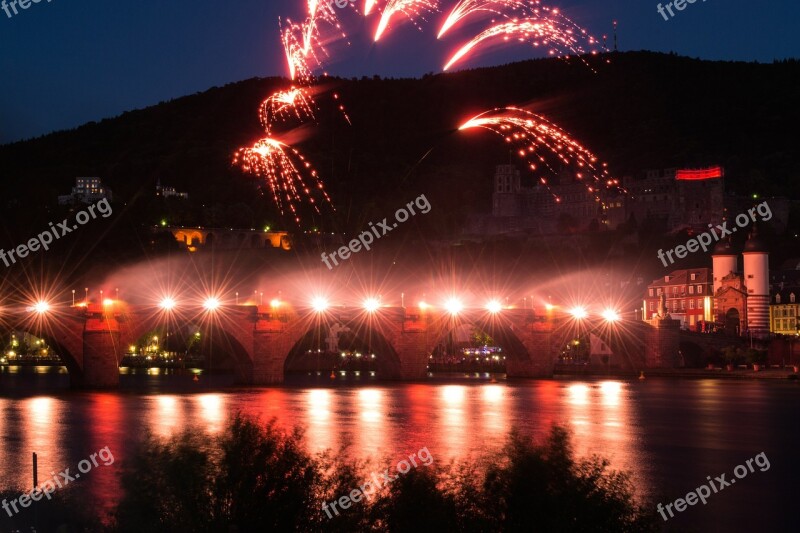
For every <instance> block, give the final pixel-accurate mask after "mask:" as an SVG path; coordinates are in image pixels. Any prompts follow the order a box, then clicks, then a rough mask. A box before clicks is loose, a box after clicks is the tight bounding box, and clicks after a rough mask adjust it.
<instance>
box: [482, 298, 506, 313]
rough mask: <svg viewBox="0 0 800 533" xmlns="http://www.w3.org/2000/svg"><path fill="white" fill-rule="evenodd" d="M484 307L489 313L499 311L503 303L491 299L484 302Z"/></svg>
mask: <svg viewBox="0 0 800 533" xmlns="http://www.w3.org/2000/svg"><path fill="white" fill-rule="evenodd" d="M486 309H487V310H488V311H489V312H490V313H499V312H500V311H502V310H503V305H502V304H501V303H500V302H498V301H497V300H491V301H490V302H489V303H487V304H486Z"/></svg>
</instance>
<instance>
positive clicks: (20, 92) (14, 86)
mask: <svg viewBox="0 0 800 533" xmlns="http://www.w3.org/2000/svg"><path fill="white" fill-rule="evenodd" d="M9 1H10V0H6V2H9ZM358 2H359V4H362V3H363V0H358ZM381 3H382V2H381ZM662 3H664V4H666V3H667V2H662ZM454 4H455V0H442V5H443V7H444V10H445V11H449V10H450V8H451V7H452V6H453V5H454ZM657 4H658V2H656V1H653V0H605V1H602V2H600V1H597V0H594V1H590V0H562V1H560V2H552V3H548V5H551V6H558V7H560V8H561V9H562V12H563V13H564V14H565V15H567V16H569V17H570V18H572V19H573V20H574V21H576V22H578V23H579V24H581V25H582V26H584V27H585V28H587V29H588V30H589V31H590V32H591V33H593V34H594V35H596V36H598V37H599V36H601V35H602V34H603V33H608V34H611V22H612V20H615V19H616V20H617V21H619V35H620V49H621V50H642V49H646V50H655V51H664V52H669V51H674V52H677V53H679V54H682V55H688V56H691V57H700V58H704V59H722V60H743V61H754V60H755V61H762V62H771V61H773V60H774V59H783V58H787V57H800V39H798V33H799V32H798V30H800V24H799V23H798V20H800V5H798V2H797V0H769V1H768V2H756V1H755V0H707V1H703V0H697V2H695V3H694V4H691V5H687V7H686V9H684V10H683V11H681V12H676V16H675V17H674V18H673V19H671V20H669V21H664V19H663V18H662V17H661V15H659V14H658V13H657V11H656V5H657ZM765 4H766V5H765ZM304 6H305V0H236V1H227V2H224V1H222V0H217V1H210V0H192V1H188V0H170V1H168V2H167V1H163V0H162V1H155V0H137V1H134V0H52V1H50V2H49V3H48V0H41V1H40V2H39V3H36V4H31V5H30V7H29V8H28V9H27V10H24V11H19V14H18V15H16V16H13V17H12V18H8V17H7V16H6V14H5V13H4V12H3V11H2V10H0V50H2V53H0V73H2V74H1V75H0V143H4V142H9V141H13V140H18V139H24V138H29V137H32V136H36V135H40V134H43V133H48V132H50V131H54V130H58V129H64V128H71V127H74V126H77V125H80V124H83V123H85V122H88V121H90V120H98V119H101V118H105V117H112V116H115V115H118V114H120V113H121V112H123V111H126V110H130V109H135V108H141V107H146V106H148V105H152V104H156V103H158V102H159V101H163V100H168V99H171V98H175V97H179V96H183V95H186V94H191V93H194V92H198V91H203V90H205V89H208V88H210V87H212V86H215V85H224V84H226V83H229V82H233V81H239V80H242V79H246V78H250V77H254V76H270V75H284V74H285V73H286V68H285V65H284V59H283V52H282V49H281V47H280V41H279V31H278V17H279V16H289V17H291V18H294V19H300V18H301V15H302V13H303V8H304ZM12 13H13V12H12ZM443 17H444V14H441V13H440V14H436V15H433V16H432V17H430V18H429V23H427V24H426V23H422V28H423V30H424V32H420V31H418V30H417V29H416V28H414V27H413V26H412V25H410V24H404V25H402V26H395V27H394V28H393V29H392V30H390V31H389V33H388V35H387V36H386V37H385V38H384V39H383V40H381V41H380V42H379V43H378V44H377V45H375V44H373V43H372V42H371V38H370V36H369V35H370V33H371V32H372V31H373V30H374V27H375V25H376V24H377V16H376V15H372V16H370V17H369V18H368V19H366V20H364V19H363V18H361V17H359V16H356V15H355V14H354V13H352V12H346V15H345V16H344V17H343V20H344V24H345V27H346V29H347V30H348V33H349V34H350V35H351V41H352V45H351V46H349V47H341V48H340V47H339V46H338V45H337V46H334V48H335V49H336V50H335V53H334V54H333V57H332V58H331V61H330V62H329V64H328V66H327V70H328V71H329V72H330V73H331V74H336V75H341V76H348V77H349V76H361V75H372V74H380V75H382V76H395V77H397V76H419V75H422V74H424V73H426V72H435V71H440V70H441V68H442V65H443V64H444V63H445V60H446V58H447V57H448V55H449V53H450V52H451V51H453V50H454V49H455V48H456V47H457V45H459V44H460V43H462V42H464V41H466V40H468V39H469V37H471V36H472V35H474V34H477V33H478V32H479V31H480V30H481V28H482V26H481V23H480V22H478V23H477V24H471V25H467V26H465V27H462V28H461V29H460V31H456V32H454V33H453V34H451V35H449V36H448V38H447V39H446V40H445V41H443V42H439V41H436V40H435V35H436V33H437V31H438V27H439V26H440V24H441V21H442V20H443ZM398 20H401V19H398ZM527 57H537V56H536V52H535V51H534V50H533V49H531V48H529V47H526V46H524V45H517V46H511V47H507V48H503V49H500V50H497V51H494V52H493V53H490V54H484V55H482V56H480V57H478V58H474V59H473V60H471V61H468V62H467V63H463V64H462V65H461V66H462V68H463V67H474V66H480V65H491V64H499V63H505V62H508V61H510V60H516V59H524V58H527ZM576 68H577V67H576Z"/></svg>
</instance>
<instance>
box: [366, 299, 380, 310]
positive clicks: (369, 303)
mask: <svg viewBox="0 0 800 533" xmlns="http://www.w3.org/2000/svg"><path fill="white" fill-rule="evenodd" d="M363 305H364V309H366V310H367V312H369V313H374V312H375V311H377V310H378V309H380V307H381V303H380V302H379V301H378V300H377V299H376V298H367V299H366V300H364V304H363Z"/></svg>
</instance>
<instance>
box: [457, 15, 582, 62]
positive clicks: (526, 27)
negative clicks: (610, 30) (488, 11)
mask: <svg viewBox="0 0 800 533" xmlns="http://www.w3.org/2000/svg"><path fill="white" fill-rule="evenodd" d="M497 37H500V38H501V39H502V40H503V41H504V42H508V41H512V40H514V41H518V42H528V43H530V44H531V45H532V46H533V47H534V48H538V47H540V46H548V47H550V49H549V50H548V53H549V54H550V55H553V56H559V57H569V55H570V54H574V55H581V54H584V53H586V49H584V48H583V47H582V46H581V44H580V43H581V41H582V40H586V41H587V42H588V43H589V44H590V45H595V44H596V43H597V41H596V40H595V39H594V37H591V36H589V35H587V33H586V31H585V30H582V29H580V28H579V29H577V30H576V27H575V25H574V23H572V22H571V21H569V19H566V18H551V17H544V18H531V19H525V20H512V21H511V22H503V23H501V24H496V25H494V26H492V27H490V28H487V29H485V30H484V31H482V32H481V33H479V34H478V35H476V36H475V37H473V38H472V39H471V40H470V41H469V42H467V43H466V44H465V45H464V46H462V47H461V48H459V49H458V51H456V53H455V54H453V56H452V57H451V58H450V60H449V61H448V62H447V64H446V65H445V66H444V70H447V69H449V68H450V67H451V66H453V65H454V64H455V63H456V62H457V61H459V60H460V59H461V58H463V57H464V56H465V55H467V54H468V53H470V52H471V51H472V50H474V49H475V48H476V47H478V46H479V45H481V44H483V43H485V42H487V41H490V40H493V39H495V38H497ZM592 53H593V54H594V53H596V51H595V50H592ZM584 63H585V64H586V65H587V66H588V63H587V62H586V61H585V60H584Z"/></svg>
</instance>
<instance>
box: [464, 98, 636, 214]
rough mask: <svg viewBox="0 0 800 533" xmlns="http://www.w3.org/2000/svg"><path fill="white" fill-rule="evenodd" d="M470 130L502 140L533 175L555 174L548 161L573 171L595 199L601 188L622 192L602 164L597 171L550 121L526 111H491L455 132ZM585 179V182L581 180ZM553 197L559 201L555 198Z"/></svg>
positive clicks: (591, 160) (592, 161)
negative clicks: (541, 172) (514, 149)
mask: <svg viewBox="0 0 800 533" xmlns="http://www.w3.org/2000/svg"><path fill="white" fill-rule="evenodd" d="M471 128H484V129H487V130H489V131H491V132H494V133H496V134H498V135H500V136H502V137H503V138H505V140H506V142H507V143H509V144H512V145H515V146H518V147H519V148H518V154H519V156H520V157H522V158H524V159H525V160H526V161H527V162H528V166H529V168H530V169H531V170H532V171H533V172H534V173H535V172H537V171H538V170H539V166H542V167H545V168H546V169H548V171H549V172H550V173H552V174H553V175H557V174H558V173H557V172H556V170H555V169H554V168H553V167H552V165H551V164H550V162H549V161H550V160H551V158H555V159H556V160H557V161H558V162H559V164H562V165H565V166H568V167H571V168H574V169H575V170H576V173H575V177H576V178H577V179H578V180H579V181H582V182H584V183H585V184H586V186H587V188H588V189H589V192H592V193H594V194H595V198H596V199H597V200H600V198H599V197H598V196H597V194H598V193H599V190H600V188H601V187H606V188H612V187H614V188H617V189H618V190H620V191H622V192H625V191H624V189H621V188H620V187H618V185H619V180H616V179H614V178H612V177H611V176H610V174H609V173H608V170H607V168H606V167H607V165H606V164H605V163H602V164H600V165H599V167H601V168H598V163H597V157H596V156H595V155H594V154H593V153H592V152H590V151H589V150H588V149H586V148H585V147H584V146H582V145H581V144H580V143H579V142H578V141H576V140H575V139H573V138H572V137H570V135H569V134H568V133H567V132H565V131H564V130H562V129H561V128H559V127H558V126H556V125H555V124H553V123H552V122H550V121H548V120H547V119H545V118H543V117H541V116H539V115H536V114H534V113H531V112H530V111H526V110H524V109H519V108H515V107H508V108H505V109H493V110H491V111H486V112H484V113H481V114H480V115H477V116H475V117H473V118H471V119H470V120H468V121H467V122H465V123H464V124H462V125H461V126H460V127H459V128H458V129H459V130H467V129H471ZM587 177H588V178H589V180H586V179H585V178H587ZM587 181H589V183H587ZM539 182H540V183H541V184H542V185H543V186H545V187H547V189H548V190H550V187H549V185H548V182H547V178H546V177H543V176H540V177H539ZM550 192H551V194H552V191H551V190H550ZM553 196H554V197H555V198H556V201H560V198H558V196H556V195H555V194H554V195H553Z"/></svg>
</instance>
